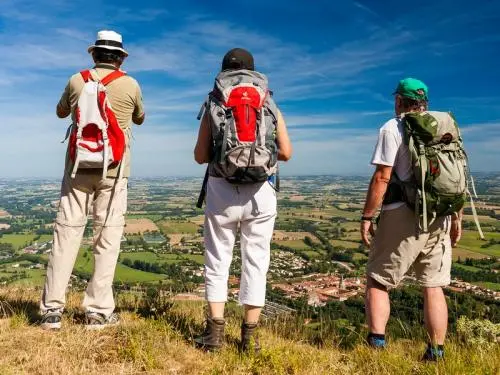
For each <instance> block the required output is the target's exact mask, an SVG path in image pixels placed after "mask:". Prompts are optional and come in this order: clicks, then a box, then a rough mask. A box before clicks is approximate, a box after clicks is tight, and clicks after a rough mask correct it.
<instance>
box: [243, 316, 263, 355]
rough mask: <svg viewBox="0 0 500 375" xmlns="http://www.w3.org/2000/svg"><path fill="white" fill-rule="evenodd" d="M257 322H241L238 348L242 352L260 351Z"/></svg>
mask: <svg viewBox="0 0 500 375" xmlns="http://www.w3.org/2000/svg"><path fill="white" fill-rule="evenodd" d="M257 328H258V324H257V323H245V322H243V323H242V324H241V346H240V350H241V351H242V352H250V351H253V352H254V353H258V352H260V343H259V337H258V335H257Z"/></svg>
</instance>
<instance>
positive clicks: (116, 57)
mask: <svg viewBox="0 0 500 375" xmlns="http://www.w3.org/2000/svg"><path fill="white" fill-rule="evenodd" d="M92 57H93V58H94V61H95V62H96V63H108V64H114V63H119V64H121V63H122V62H123V60H124V59H125V54H124V53H123V52H122V51H118V50H112V49H107V48H99V47H96V48H94V50H93V51H92Z"/></svg>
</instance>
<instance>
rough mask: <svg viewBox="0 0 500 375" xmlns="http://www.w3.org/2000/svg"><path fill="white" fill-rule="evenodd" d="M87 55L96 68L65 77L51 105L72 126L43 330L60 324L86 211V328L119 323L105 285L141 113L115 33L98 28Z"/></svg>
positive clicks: (137, 91) (121, 225)
mask: <svg viewBox="0 0 500 375" xmlns="http://www.w3.org/2000/svg"><path fill="white" fill-rule="evenodd" d="M88 52H89V53H90V54H91V55H92V58H93V60H94V63H95V66H94V67H93V68H92V69H90V70H84V71H82V72H80V73H77V74H75V75H73V76H72V77H71V78H70V80H69V83H68V85H67V86H66V88H65V90H64V92H63V94H62V97H61V100H60V101H59V103H58V105H57V116H58V117H59V118H65V117H67V116H69V115H70V114H71V118H72V121H73V124H72V125H71V128H70V129H68V133H69V134H70V135H69V144H68V152H67V156H66V164H65V171H64V177H63V180H62V188H61V199H60V202H59V210H58V213H57V217H56V221H55V224H54V241H53V247H52V251H51V253H50V256H49V263H48V265H47V278H46V281H45V287H44V290H43V295H42V300H41V304H40V310H41V315H42V322H41V326H42V328H44V329H59V328H61V314H62V312H63V309H64V305H65V301H66V297H65V293H66V288H67V286H68V282H69V279H70V276H71V273H72V270H73V266H74V264H75V260H76V258H77V254H78V251H79V249H80V245H81V242H82V237H83V234H84V230H85V226H86V223H87V216H88V215H89V213H92V215H93V229H94V237H93V254H94V272H93V274H92V278H91V279H90V281H89V282H88V285H87V289H86V291H85V297H84V300H83V309H84V310H85V314H86V328H87V329H101V328H104V327H106V326H109V325H114V324H117V323H118V322H119V317H118V315H117V314H115V313H113V311H114V309H115V302H114V299H113V290H112V283H113V277H114V273H115V268H116V263H117V260H118V253H119V250H120V242H121V239H122V236H123V228H124V225H125V216H124V215H125V211H126V209H127V181H128V177H129V175H130V143H129V140H130V133H131V121H132V122H134V123H135V124H137V125H141V124H142V123H143V122H144V118H145V113H144V108H143V103H142V95H141V89H140V87H139V85H138V83H137V81H136V80H135V79H133V78H132V77H130V76H128V75H126V73H125V72H124V71H122V70H120V67H121V65H122V63H123V61H124V60H125V58H126V57H127V56H128V53H127V51H126V50H125V49H124V48H123V44H122V36H121V35H120V34H118V33H116V32H114V31H109V30H103V31H99V32H98V34H97V40H96V42H95V44H94V45H92V46H90V47H89V48H88Z"/></svg>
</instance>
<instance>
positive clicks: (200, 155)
mask: <svg viewBox="0 0 500 375" xmlns="http://www.w3.org/2000/svg"><path fill="white" fill-rule="evenodd" d="M207 116H208V114H207V113H205V115H204V116H203V118H202V119H201V123H200V129H199V130H198V140H197V141H196V146H195V148H194V160H196V162H197V163H198V164H204V163H209V162H210V154H211V143H212V134H211V132H210V124H209V123H208V117H207Z"/></svg>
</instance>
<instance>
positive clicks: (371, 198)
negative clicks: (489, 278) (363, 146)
mask: <svg viewBox="0 0 500 375" xmlns="http://www.w3.org/2000/svg"><path fill="white" fill-rule="evenodd" d="M394 95H395V96H394V103H395V112H396V113H395V115H396V116H395V117H394V118H392V119H390V120H389V121H387V122H386V123H385V124H384V125H383V126H382V128H381V129H380V133H379V138H378V143H377V145H376V147H375V152H374V155H373V159H372V164H373V165H375V167H376V170H375V172H374V174H373V177H372V179H371V182H370V186H369V188H368V193H367V198H366V203H365V206H364V210H363V215H362V218H361V237H362V240H363V242H364V244H365V245H366V246H370V254H369V259H368V264H367V267H366V268H367V269H366V272H367V291H366V301H365V302H366V315H367V321H368V327H369V335H368V343H369V344H370V345H371V346H373V347H377V348H381V347H384V346H385V344H386V342H385V329H386V324H387V322H388V319H389V315H390V303H389V294H388V290H389V289H390V288H394V287H396V286H397V285H398V284H399V283H400V282H401V280H402V279H403V277H404V275H405V274H406V273H407V272H408V271H409V270H410V268H412V269H413V270H414V271H415V276H416V280H417V282H418V284H419V285H421V286H422V287H423V294H424V318H425V327H426V329H427V332H428V335H429V343H428V347H427V350H426V352H425V354H424V359H425V360H437V359H441V358H443V356H444V347H443V345H444V341H445V336H446V330H447V324H448V310H447V305H446V299H445V296H444V293H443V290H442V287H444V286H446V285H448V284H449V283H450V269H451V249H452V246H455V245H456V244H457V242H458V241H459V240H460V237H461V233H462V207H463V205H464V203H465V198H466V194H467V193H468V189H467V176H468V168H467V163H466V154H465V151H464V150H463V146H462V140H461V137H460V132H459V130H458V126H457V124H456V123H455V120H454V118H453V117H452V115H451V114H449V113H445V112H435V111H428V110H427V107H428V88H427V86H426V85H425V84H424V83H423V82H422V81H420V80H417V79H413V78H407V79H403V80H401V81H400V82H399V84H398V86H397V89H396V92H395V93H394ZM419 197H423V198H419ZM381 205H382V210H381V214H380V217H379V222H378V225H376V231H375V230H374V222H375V221H376V220H375V219H376V217H375V216H376V213H377V210H378V208H379V207H380V206H381ZM370 235H372V236H373V238H372V239H371V238H370Z"/></svg>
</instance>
